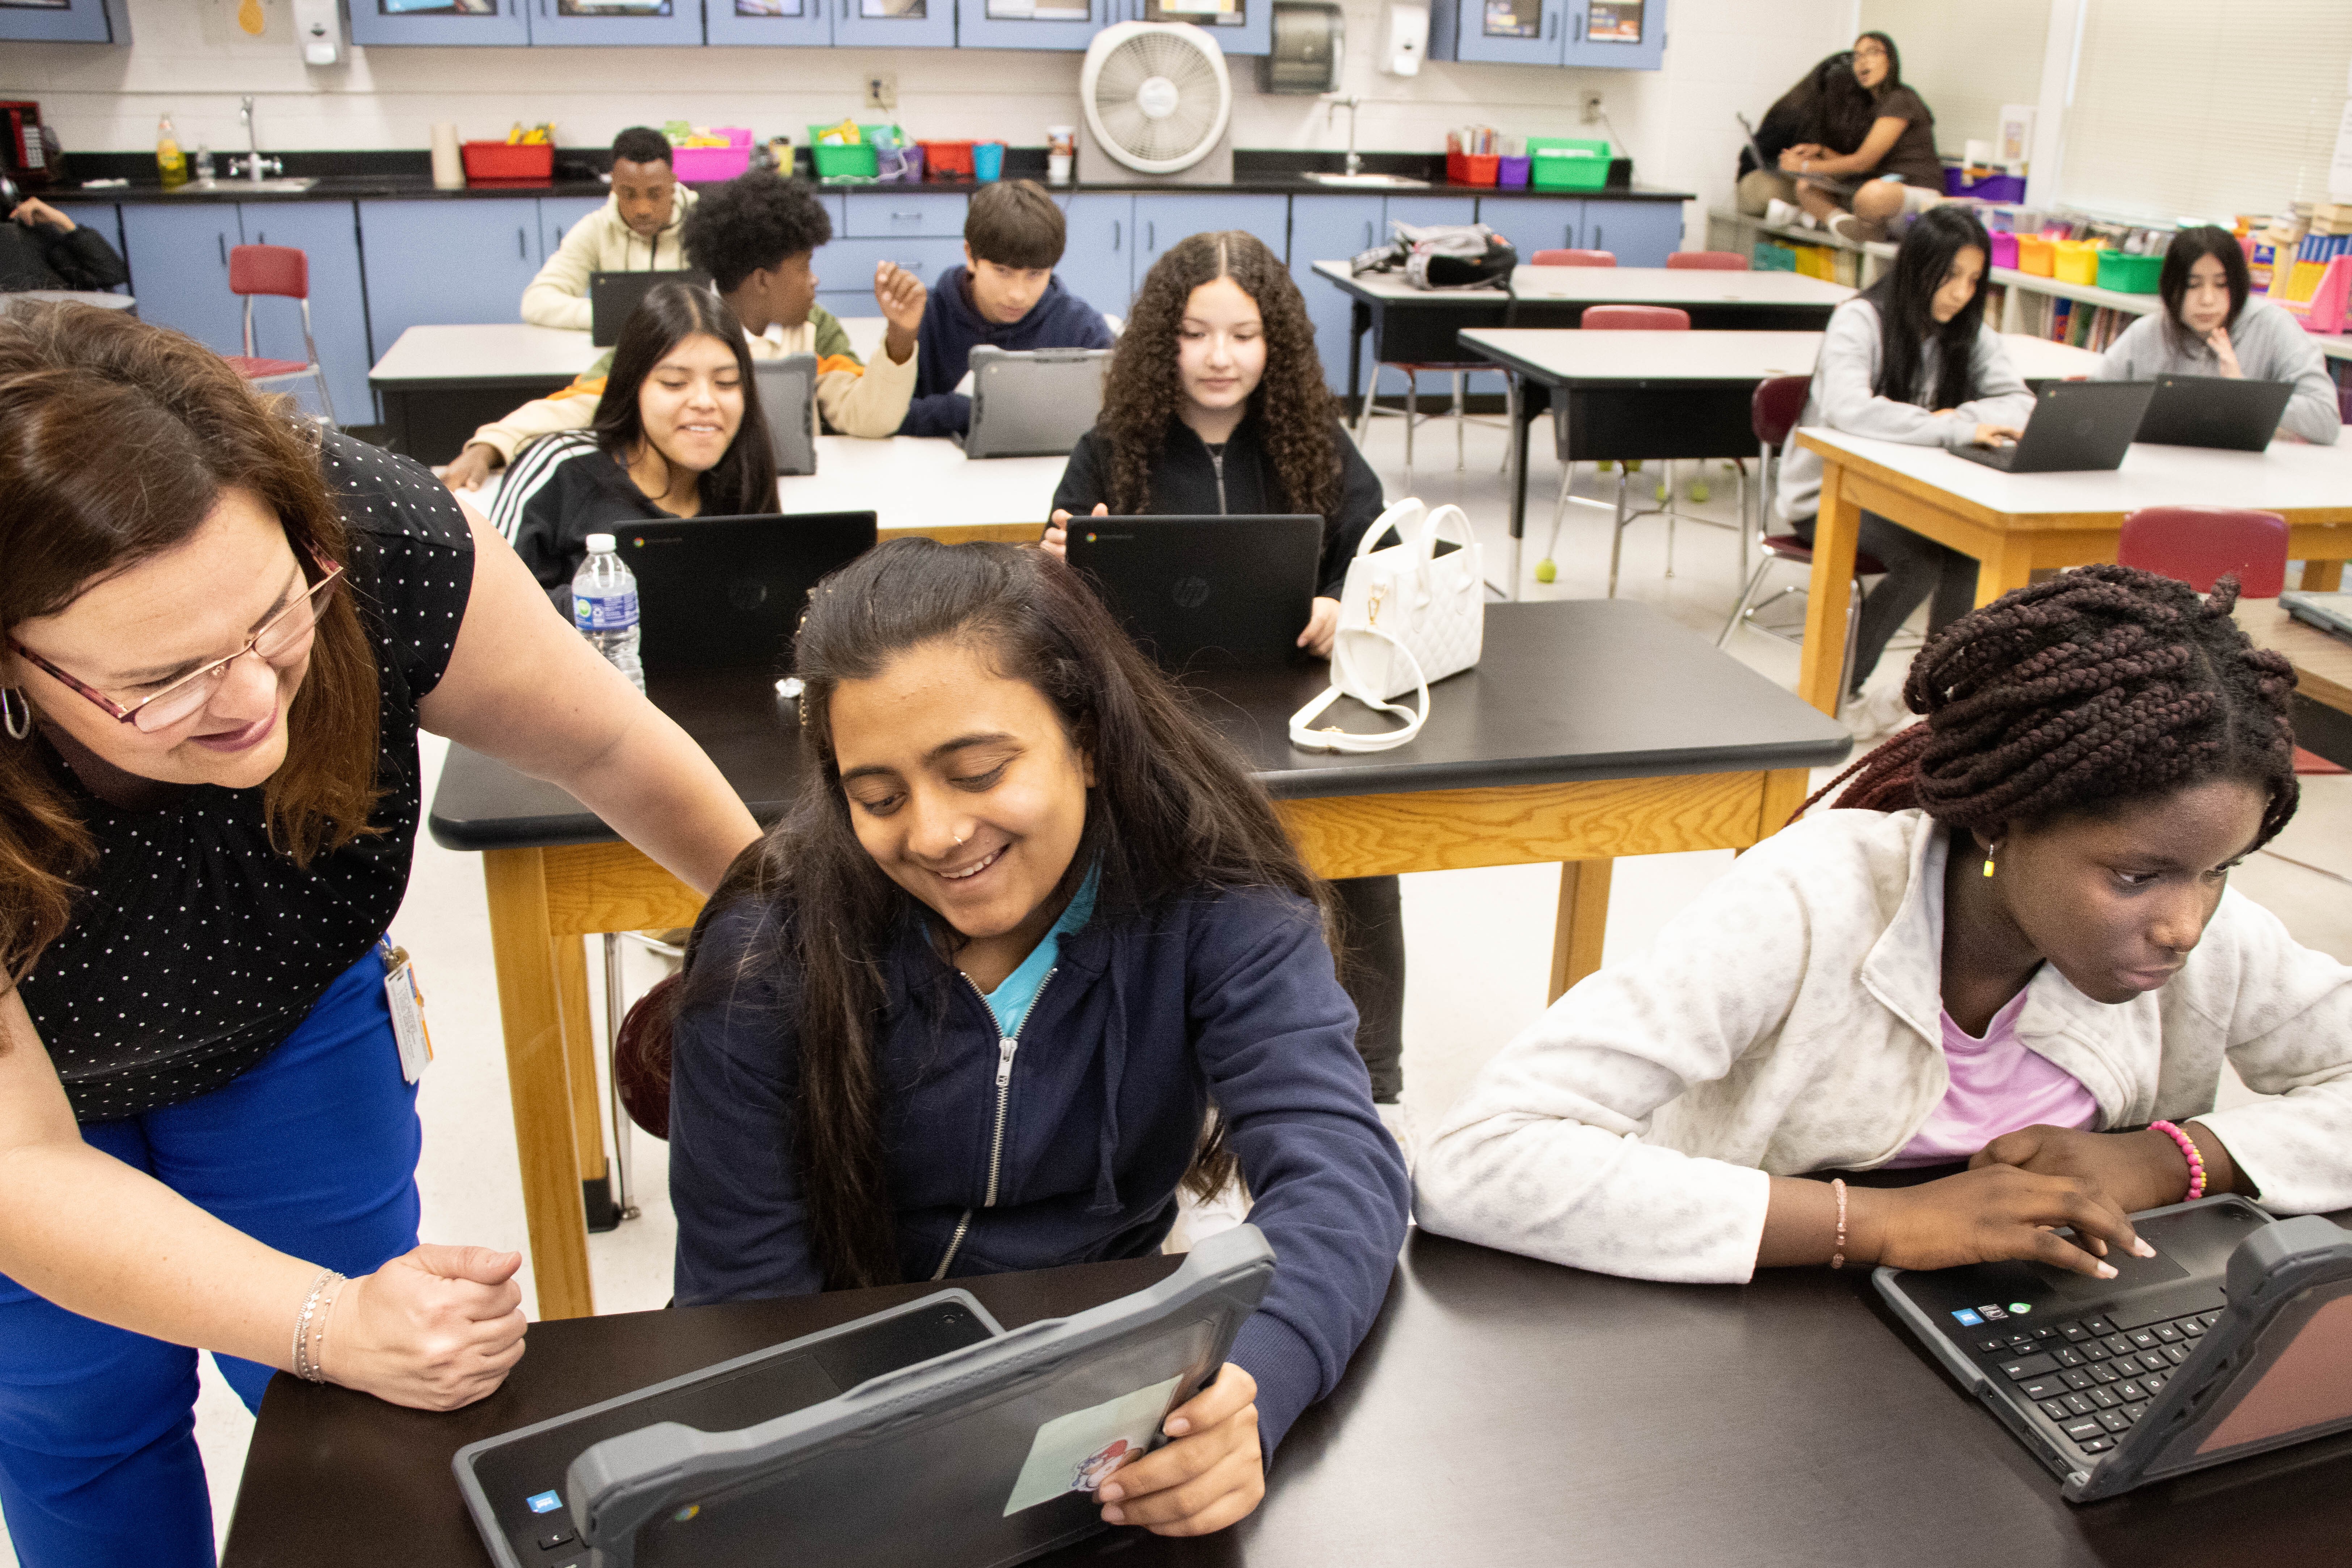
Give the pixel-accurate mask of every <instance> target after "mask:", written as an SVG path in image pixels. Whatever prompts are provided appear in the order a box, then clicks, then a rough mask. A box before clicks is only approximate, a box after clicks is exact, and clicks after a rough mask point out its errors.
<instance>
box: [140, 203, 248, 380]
mask: <svg viewBox="0 0 2352 1568" xmlns="http://www.w3.org/2000/svg"><path fill="white" fill-rule="evenodd" d="M236 212H237V209H236V203H235V202H190V203H189V204H188V205H185V206H170V205H164V204H163V203H160V202H139V203H131V204H127V205H125V206H124V207H123V209H122V259H123V260H124V261H125V262H127V263H128V264H129V265H130V268H131V293H132V295H133V296H135V297H136V298H137V299H138V300H139V318H140V320H142V321H152V322H153V323H154V324H155V325H157V326H159V327H170V328H173V330H175V331H183V332H185V333H187V334H188V336H190V337H192V338H194V339H195V340H196V342H200V343H202V344H204V345H205V347H206V348H208V349H211V350H212V351H214V352H215V353H225V354H233V353H242V352H243V349H242V344H243V341H244V336H243V321H244V307H243V306H242V305H241V304H240V302H239V301H238V300H237V297H236V295H234V294H232V293H230V292H229V291H228V253H229V251H230V250H231V249H232V248H233V247H236V246H240V245H243V244H244V243H245V230H244V228H243V227H242V226H240V225H239V224H238V222H237V216H236Z"/></svg>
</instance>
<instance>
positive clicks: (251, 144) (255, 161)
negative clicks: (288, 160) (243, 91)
mask: <svg viewBox="0 0 2352 1568" xmlns="http://www.w3.org/2000/svg"><path fill="white" fill-rule="evenodd" d="M236 101H237V110H236V117H237V118H238V119H239V120H241V121H244V122H245V136H246V145H247V148H248V149H250V151H249V152H248V153H247V154H246V157H245V159H244V163H245V176H246V178H247V179H249V180H251V181H252V182H253V183H254V184H261V177H262V175H263V174H265V173H266V174H284V173H285V172H286V164H285V163H284V161H283V160H281V159H278V158H265V157H263V156H262V155H261V128H260V127H259V126H258V125H257V124H255V123H254V120H253V100H252V99H251V98H250V97H247V98H240V99H238V100H236ZM237 162H238V161H237V160H236V159H235V158H231V159H230V160H229V161H228V177H229V178H230V179H232V180H234V179H236V177H237Z"/></svg>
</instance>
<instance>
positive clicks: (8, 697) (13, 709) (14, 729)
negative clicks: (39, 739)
mask: <svg viewBox="0 0 2352 1568" xmlns="http://www.w3.org/2000/svg"><path fill="white" fill-rule="evenodd" d="M0 730H5V731H7V733H8V738H9V739H10V740H12V741H21V740H24V739H25V738H26V737H27V736H29V735H30V734H32V732H33V702H32V699H30V698H28V697H26V696H25V695H24V694H23V693H21V692H19V691H18V690H16V688H14V687H12V686H0Z"/></svg>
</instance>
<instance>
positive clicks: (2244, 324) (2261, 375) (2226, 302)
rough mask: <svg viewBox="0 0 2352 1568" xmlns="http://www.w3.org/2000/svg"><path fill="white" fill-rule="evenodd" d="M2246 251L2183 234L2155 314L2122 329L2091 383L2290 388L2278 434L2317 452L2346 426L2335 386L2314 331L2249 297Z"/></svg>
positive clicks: (2228, 237) (2210, 230)
mask: <svg viewBox="0 0 2352 1568" xmlns="http://www.w3.org/2000/svg"><path fill="white" fill-rule="evenodd" d="M2250 287H2251V284H2250V282H2249V280H2248V278H2247V275H2246V253H2245V251H2244V250H2243V249H2242V248H2240V247H2239V245H2238V239H2237V237H2236V236H2235V235H2233V234H2231V232H2230V231H2229V230H2228V229H2226V228H2216V227H2214V226H2211V225H2210V224H2208V225H2206V226H2203V227H2200V228H2184V229H2182V230H2181V231H2180V232H2179V234H2176V235H2174V236H2173V237H2172V243H2171V244H2170V245H2169V246H2168V247H2165V252H2164V268H2163V270H2162V271H2161V272H2159V273H2158V275H2157V282H2156V292H2157V297H2158V299H2160V300H2163V301H2164V309H2163V310H2152V311H2150V312H2149V313H2148V314H2147V315H2145V316H2142V317H2141V318H2140V319H2139V320H2138V321H2134V322H2133V323H2132V324H2131V325H2130V326H2129V327H2127V328H2126V329H2125V330H2124V334H2123V336H2121V337H2119V338H2117V339H2116V341H2115V342H2114V343H2113V344H2112V345H2110V346H2109V348H2108V349H2107V352H2106V353H2105V354H2104V355H2102V356H2101V357H2100V360H2099V368H2098V370H2097V371H2096V372H2095V373H2094V376H2093V379H2095V380H2098V381H2153V380H2154V379H2155V378H2156V377H2158V376H2159V375H2167V374H2179V375H2218V376H2227V377H2229V378H2231V379H2232V380H2235V379H2237V378H2239V377H2244V378H2246V379H2248V380H2252V381H2291V382H2293V383H2294V395H2293V396H2292V397H2290V398H2289V399H2288V400H2287V405H2286V412H2285V414H2284V415H2283V416H2280V418H2279V432H2280V434H2282V435H2284V436H2288V437H2294V438H2297V439H2300V440H2305V441H2315V442H2317V443H2319V444H2320V445H2321V446H2323V447H2333V446H2334V445H2336V436H2337V434H2338V433H2340V432H2341V431H2342V430H2343V428H2344V419H2343V412H2342V410H2341V409H2340V408H2339V407H2338V406H2337V404H2336V383H2335V382H2334V381H2332V380H2331V379H2329V377H2328V374H2327V361H2326V356H2324V355H2322V354H2321V353H2320V352H2319V345H2318V344H2317V343H2315V342H2312V340H2311V334H2310V333H2308V332H2306V331H2304V330H2303V328H2302V327H2301V326H2300V325H2298V324H2297V323H2296V321H2295V319H2294V317H2293V316H2290V315H2288V314H2287V313H2286V312H2285V311H2284V310H2280V309H2279V308H2278V307H2277V306H2276V305H2273V304H2272V303H2271V302H2270V301H2269V300H2252V299H2249V298H2247V292H2248V289H2250Z"/></svg>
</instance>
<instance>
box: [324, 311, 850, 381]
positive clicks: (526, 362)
mask: <svg viewBox="0 0 2352 1568" xmlns="http://www.w3.org/2000/svg"><path fill="white" fill-rule="evenodd" d="M886 325H887V323H885V322H884V321H883V320H882V318H881V317H879V316H848V317H844V318H843V319H842V322H841V326H842V330H843V331H845V332H847V333H848V334H849V346H850V347H851V348H852V349H854V350H856V353H857V355H858V357H859V358H860V359H870V358H872V357H873V355H874V353H876V351H877V349H879V348H880V346H881V343H882V333H883V331H884V328H885V326H886ZM588 337H589V335H588V333H587V332H585V331H574V330H572V329H571V328H568V327H533V326H529V325H526V324H525V323H523V322H521V321H486V322H477V323H475V324H473V325H470V326H421V327H411V328H409V329H408V330H407V331H404V332H402V333H401V334H400V337H399V339H398V340H397V341H396V342H394V343H393V345H392V347H390V348H389V349H386V350H385V351H384V354H383V358H382V359H380V360H378V361H376V362H375V364H374V366H373V368H372V369H370V370H369V372H368V379H369V380H370V381H372V382H376V383H380V384H381V383H400V384H412V385H413V384H420V383H421V384H429V385H446V384H450V383H453V382H467V381H485V382H501V381H509V380H512V379H514V378H515V377H518V376H529V377H534V378H537V377H544V376H558V375H567V376H568V375H578V374H580V373H581V372H582V371H584V370H586V369H587V368H588V367H589V366H590V365H593V364H594V363H596V362H597V361H598V360H599V359H602V358H603V357H604V355H605V354H606V353H610V352H611V351H610V350H609V349H600V348H598V347H596V346H595V345H594V344H593V343H592V342H589V341H588Z"/></svg>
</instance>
